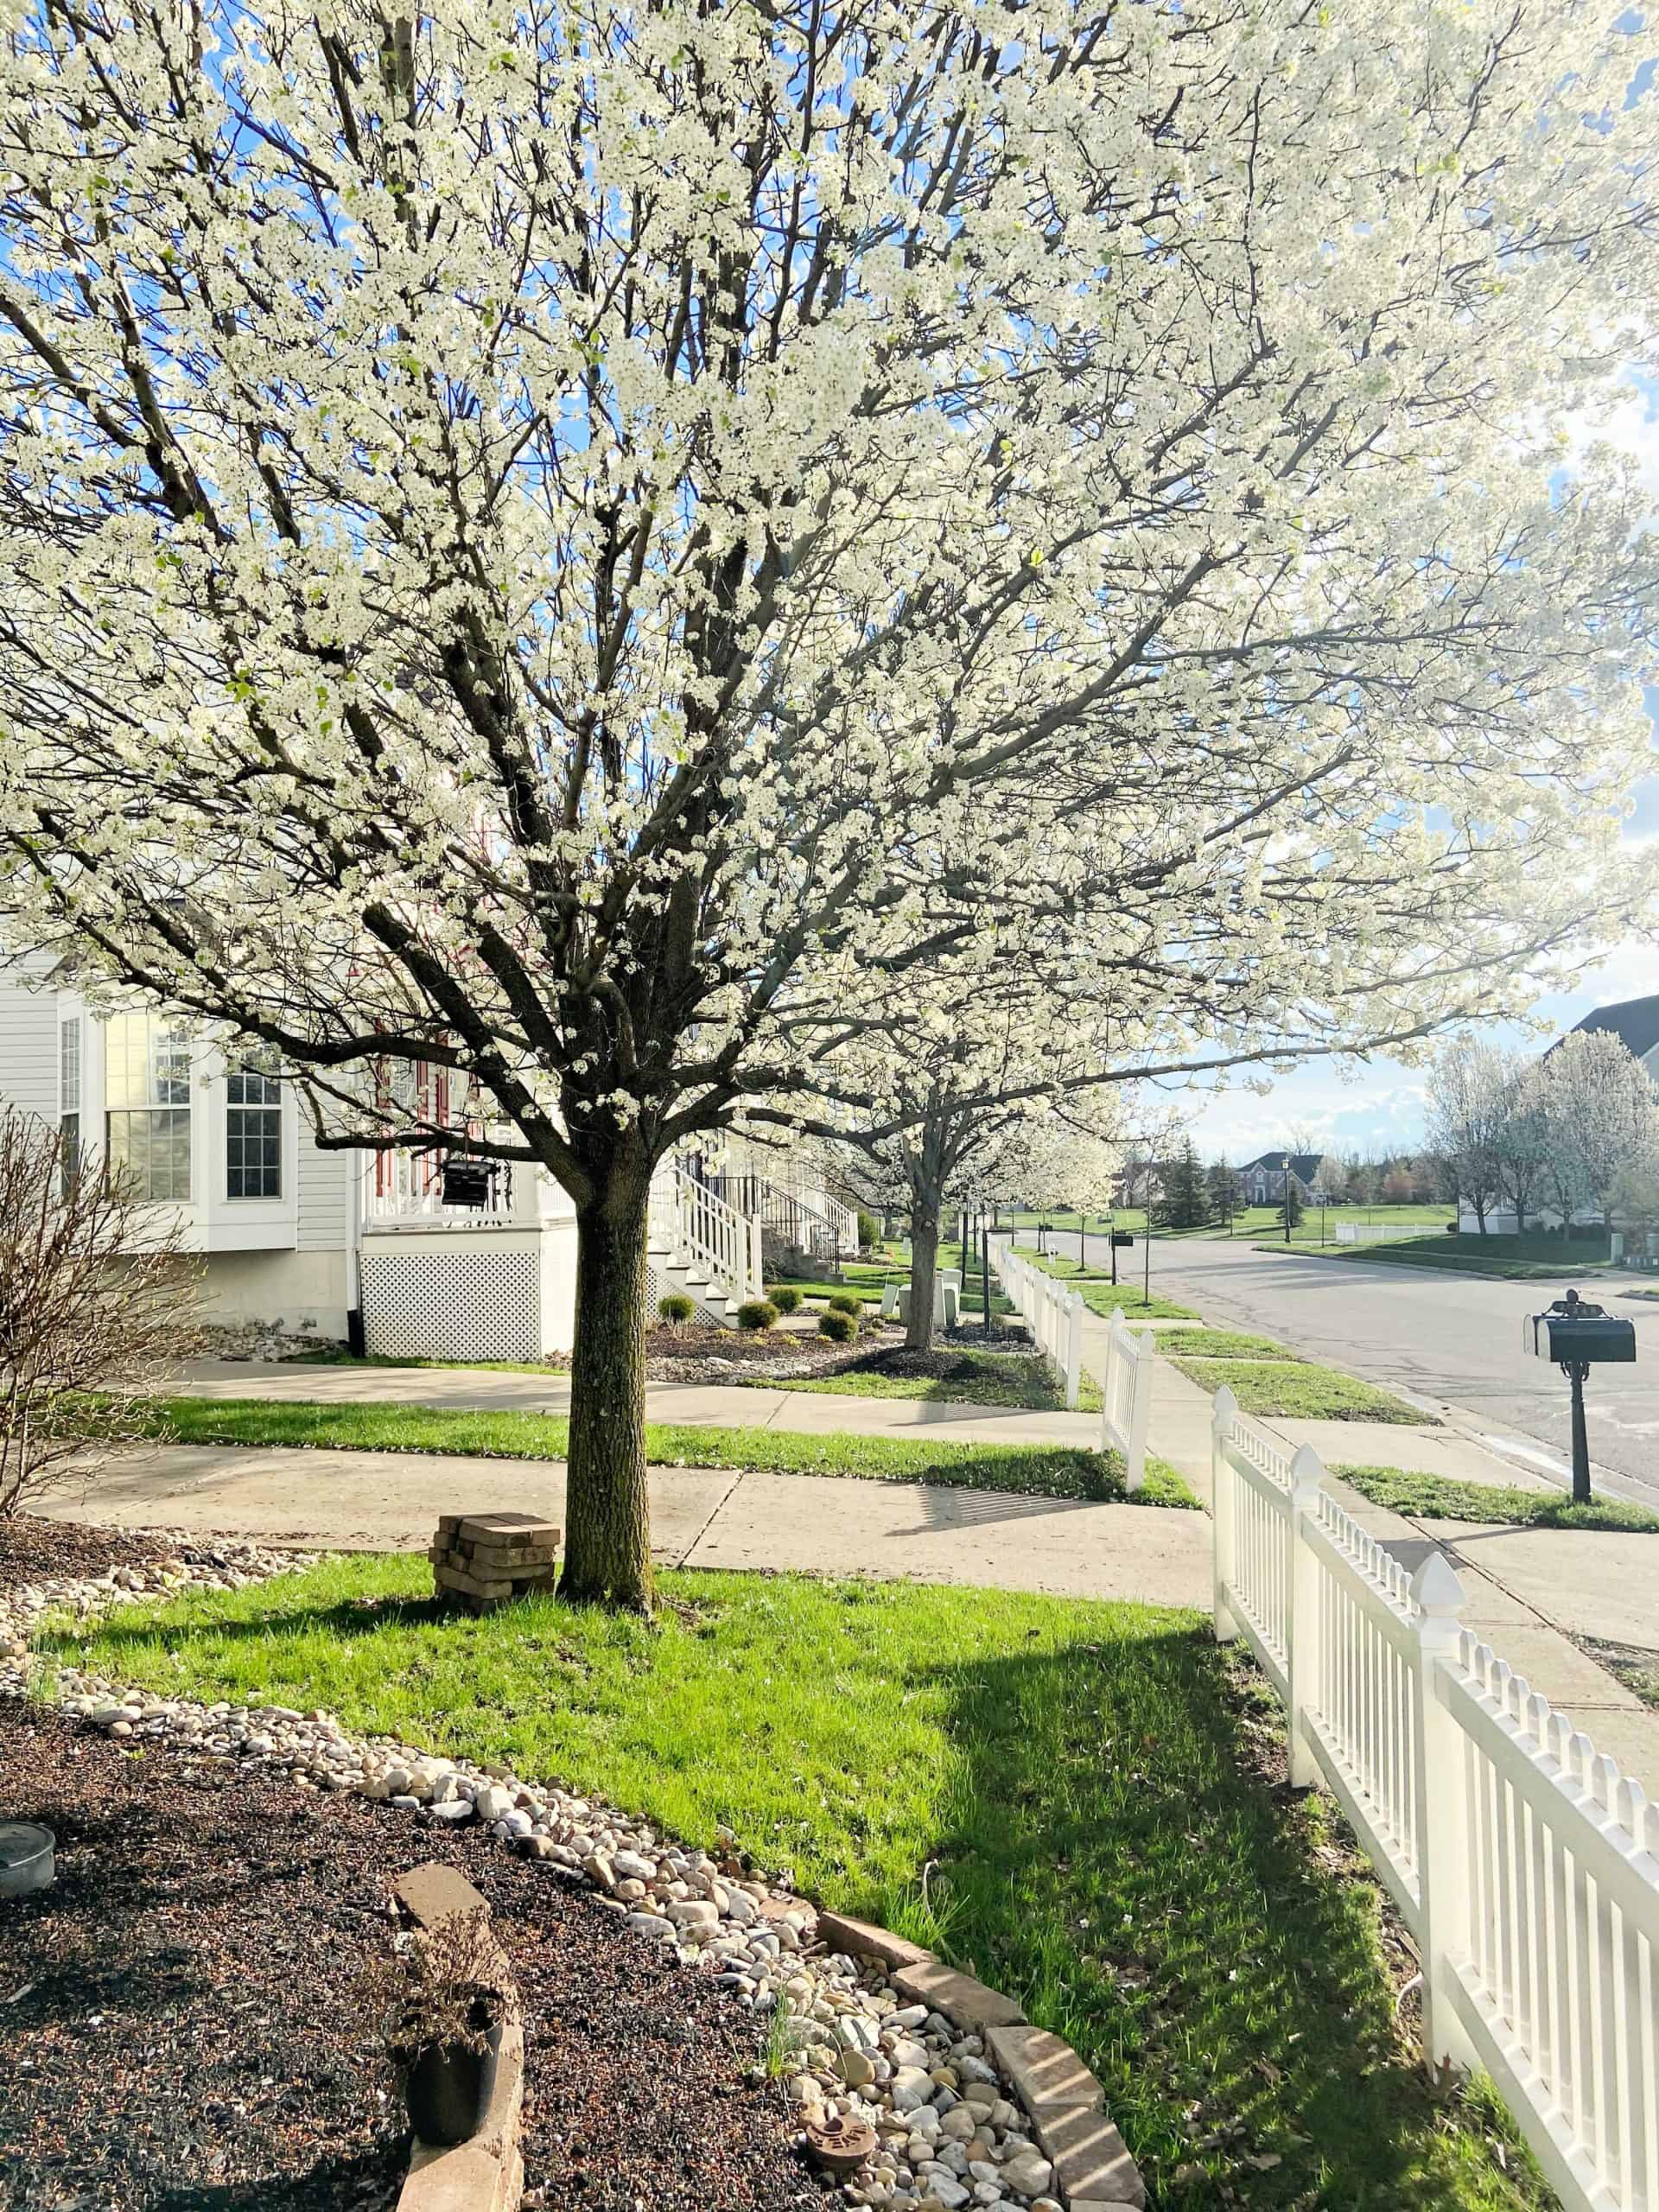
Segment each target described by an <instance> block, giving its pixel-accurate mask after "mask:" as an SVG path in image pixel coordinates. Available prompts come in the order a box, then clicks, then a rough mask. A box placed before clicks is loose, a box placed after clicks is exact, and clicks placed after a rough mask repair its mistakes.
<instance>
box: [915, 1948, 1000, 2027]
mask: <svg viewBox="0 0 1659 2212" xmlns="http://www.w3.org/2000/svg"><path fill="white" fill-rule="evenodd" d="M893 1987H894V1988H895V1989H897V1990H898V1991H899V1993H900V1994H901V1995H903V1996H906V1997H914V1998H917V1999H920V2000H921V2001H922V2002H923V2003H925V2004H926V2005H929V2006H930V2007H931V2008H932V2009H933V2010H935V2011H937V2012H943V2013H944V2016H945V2018H947V2019H950V2020H954V2021H955V2022H956V2024H957V2026H958V2027H962V2028H985V2027H995V2026H998V2025H1004V2024H1010V2023H1013V2022H1014V2021H1020V2020H1023V2019H1024V2018H1025V2017H1026V2016H1025V2012H1024V2011H1023V2010H1022V2009H1021V2007H1020V2005H1016V2004H1015V2003H1014V1999H1013V1998H1012V1997H1004V1996H1003V1995H1002V1994H1001V1992H1000V1991H999V1990H995V1989H988V1988H987V1987H986V1986H985V1984H984V1983H983V1982H982V1981H976V1980H974V1979H973V1977H972V1975H971V1974H957V1972H956V1971H955V1969H954V1968H953V1967H947V1966H942V1965H941V1964H940V1963H939V1961H938V1960H937V1959H924V1960H922V1961H918V1964H916V1965H915V1966H909V1967H899V1970H898V1972H897V1973H896V1974H894V1975H893Z"/></svg>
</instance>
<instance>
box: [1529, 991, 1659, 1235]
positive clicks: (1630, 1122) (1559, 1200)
mask: <svg viewBox="0 0 1659 2212" xmlns="http://www.w3.org/2000/svg"><path fill="white" fill-rule="evenodd" d="M1537 1109H1538V1111H1539V1112H1540V1114H1541V1117H1542V1122H1543V1131H1544V1145H1545V1151H1544V1158H1545V1162H1546V1176H1547V1180H1548V1187H1549V1190H1550V1193H1551V1196H1552V1198H1554V1203H1555V1205H1556V1206H1557V1208H1558V1209H1559V1211H1560V1216H1561V1224H1562V1228H1563V1230H1567V1229H1568V1228H1569V1227H1570V1226H1571V1224H1572V1219H1573V1215H1574V1214H1575V1213H1576V1212H1578V1211H1580V1209H1581V1208H1583V1207H1586V1206H1593V1207H1594V1208H1595V1210H1596V1211H1597V1212H1598V1213H1599V1214H1600V1216H1601V1217H1602V1224H1603V1226H1604V1227H1605V1228H1606V1229H1608V1230H1611V1227H1612V1225H1613V1219H1612V1202H1613V1193H1614V1192H1615V1191H1616V1190H1617V1189H1618V1186H1619V1183H1620V1181H1621V1179H1634V1178H1637V1177H1640V1176H1642V1175H1643V1174H1648V1173H1652V1171H1653V1168H1654V1166H1655V1164H1656V1162H1659V1084H1655V1082H1654V1080H1653V1077H1651V1076H1650V1075H1649V1073H1648V1071H1647V1070H1646V1069H1645V1068H1644V1067H1643V1065H1642V1063H1641V1061H1640V1060H1638V1059H1637V1058H1636V1055H1635V1054H1634V1053H1633V1052H1631V1051H1630V1046H1628V1045H1627V1044H1626V1043H1625V1042H1624V1039H1623V1038H1622V1037H1616V1036H1614V1035H1613V1033H1612V1032H1611V1030H1605V1029H1574V1030H1573V1031H1572V1032H1571V1033H1569V1034H1568V1035H1567V1036H1566V1037H1564V1038H1562V1039H1561V1041H1560V1044H1559V1045H1557V1046H1555V1048H1554V1051H1553V1052H1550V1053H1549V1055H1548V1058H1546V1059H1545V1060H1544V1061H1543V1063H1542V1065H1541V1067H1540V1068H1539V1070H1538V1089H1537Z"/></svg>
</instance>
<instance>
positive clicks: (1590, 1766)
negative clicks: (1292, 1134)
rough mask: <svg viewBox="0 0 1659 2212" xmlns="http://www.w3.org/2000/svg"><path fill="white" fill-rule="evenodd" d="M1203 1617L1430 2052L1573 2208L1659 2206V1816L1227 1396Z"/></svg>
mask: <svg viewBox="0 0 1659 2212" xmlns="http://www.w3.org/2000/svg"><path fill="white" fill-rule="evenodd" d="M1213 1456H1214V1469H1215V1621H1216V1633H1217V1637H1221V1638H1223V1639H1227V1638H1230V1637H1235V1636H1242V1637H1243V1638H1244V1640H1245V1641H1246V1643H1249V1646H1250V1648H1251V1649H1252V1650H1253V1651H1254V1652H1255V1656H1256V1657H1257V1658H1258V1659H1259V1660H1260V1661H1261V1662H1262V1666H1263V1668H1264V1669H1266V1671H1267V1672H1268V1675H1270V1676H1271V1678H1272V1679H1273V1681H1274V1683H1275V1684H1276V1685H1277V1687H1278V1688H1279V1689H1280V1690H1281V1693H1282V1694H1283V1696H1284V1699H1285V1703H1286V1710H1287V1718H1288V1721H1289V1727H1290V1746H1291V1776H1292V1779H1293V1781H1296V1782H1300V1783H1312V1782H1314V1781H1316V1780H1319V1781H1322V1782H1323V1783H1325V1785H1326V1786H1327V1787H1328V1788H1329V1789H1331V1790H1332V1793H1333V1794H1334V1795H1335V1796H1336V1797H1337V1798H1338V1801H1339V1802H1340V1803H1341V1804H1342V1806H1343V1808H1344V1811H1345V1812H1346V1814H1347V1815H1348V1817H1349V1820H1350V1821H1351V1823H1352V1825H1353V1827H1354V1830H1355V1832H1356V1834H1357V1835H1358V1836H1359V1838H1360V1840H1361V1842H1362V1843H1363V1846H1364V1847H1365V1849H1366V1852H1367V1853H1368V1854H1369V1855H1370V1859H1371V1860H1372V1862H1373V1864H1374V1865H1375V1866H1376V1870H1377V1872H1378V1873H1379V1874H1380V1875H1381V1877H1382V1878H1383V1881H1384V1882H1385V1883H1386V1884H1387V1885H1388V1887H1389V1891H1391V1892H1392V1894H1393V1896H1394V1897H1395V1902H1396V1903H1397V1904H1398V1905H1399V1908H1400V1911H1401V1915H1402V1918H1403V1920H1404V1922H1405V1923H1406V1926H1407V1927H1408V1929H1409V1930H1410V1932H1411V1934H1412V1936H1413V1937H1414V1940H1415V1942H1416V1943H1417V1947H1418V1951H1419V1955H1420V1956H1421V1961H1422V1969H1423V2035H1424V2048H1425V2054H1426V2056H1427V2057H1428V2059H1429V2060H1430V2062H1431V2063H1436V2064H1438V2063H1440V2062H1441V2061H1442V2060H1446V2059H1450V2060H1452V2061H1454V2062H1455V2063H1458V2064H1459V2065H1462V2066H1475V2065H1478V2066H1481V2067H1484V2069H1485V2070H1486V2071H1487V2072H1488V2073H1489V2074H1490V2075H1491V2076H1492V2078H1493V2080H1494V2081H1495V2082H1497V2085H1498V2088H1500V2089H1501V2090H1502V2092H1503V2095H1504V2097H1505V2098H1506V2100H1507V2101H1508V2103H1509V2105H1510V2109H1511V2111H1512V2112H1513V2113H1514V2114H1515V2117H1516V2121H1517V2122H1518V2124H1519V2125H1520V2126H1521V2129H1522V2133H1524V2134H1525V2136H1526V2138H1527V2139H1528V2141H1529V2144H1530V2145H1531V2146H1532V2149H1533V2151H1534V2152H1535V2155H1536V2157H1537V2158H1538V2161H1539V2164H1541V2166H1542V2167H1543V2169H1544V2171H1545V2172H1546V2173H1547V2174H1548V2177H1549V2179H1550V2182H1551V2183H1552V2184H1553V2186H1554V2189H1555V2190H1556V2191H1557V2193H1558V2194H1559V2195H1560V2198H1561V2200H1562V2202H1563V2203H1564V2204H1566V2205H1567V2206H1568V2207H1569V2208H1571V2212H1659V1807H1655V1806H1653V1805H1649V1802H1648V1801H1647V1799H1646V1797H1645V1796H1643V1791H1642V1789H1641V1788H1640V1786H1639V1785H1638V1784H1637V1783H1636V1782H1635V1781H1633V1780H1632V1779H1630V1777H1628V1776H1624V1775H1621V1774H1620V1772H1619V1770H1618V1767H1617V1766H1616V1765H1615V1764H1614V1763H1613V1761H1612V1760H1611V1758H1604V1757H1600V1756H1599V1755H1598V1754H1597V1752H1596V1750H1595V1747H1594V1745H1592V1743H1591V1741H1590V1739H1589V1738H1588V1737H1586V1736H1584V1735H1580V1734H1579V1733H1577V1732H1575V1731H1574V1730H1573V1726H1572V1725H1571V1723H1570V1722H1569V1721H1568V1720H1567V1719H1565V1718H1564V1717H1563V1715H1561V1714H1560V1713H1556V1712H1554V1711H1553V1710H1552V1708H1551V1707H1550V1706H1549V1704H1548V1700H1545V1699H1544V1698H1542V1697H1540V1696H1538V1695H1536V1694H1535V1693H1534V1692H1533V1691H1532V1690H1531V1689H1530V1688H1529V1686H1528V1684H1527V1683H1526V1681H1524V1680H1523V1679H1522V1677H1521V1676H1519V1675H1516V1674H1514V1673H1512V1672H1511V1670H1510V1668H1509V1667H1508V1666H1507V1665H1506V1664H1505V1663H1504V1662H1503V1660H1501V1659H1500V1658H1498V1657H1497V1656H1496V1654H1495V1653H1493V1652H1492V1651H1491V1650H1490V1649H1488V1647H1487V1646H1486V1645H1485V1644H1484V1643H1479V1642H1478V1641H1477V1640H1476V1638H1475V1637H1473V1636H1471V1634H1470V1633H1469V1632H1468V1631H1467V1630H1465V1629H1464V1628H1462V1627H1461V1626H1460V1625H1459V1619H1458V1616H1459V1612H1460V1611H1461V1610H1462V1606H1463V1602H1464V1597H1463V1588H1462V1585H1461V1584H1460V1583H1459V1580H1458V1578H1457V1576H1456V1574H1455V1573H1453V1572H1452V1568H1451V1567H1450V1566H1448V1564H1447V1563H1446V1560H1445V1558H1444V1557H1443V1556H1442V1555H1441V1554H1440V1553H1438V1552H1434V1553H1431V1554H1430V1555H1429V1557H1428V1558H1427V1560H1425V1561H1424V1563H1423V1565H1422V1566H1421V1567H1420V1568H1419V1569H1418V1571H1417V1573H1416V1574H1415V1575H1414V1576H1412V1577H1411V1578H1410V1579H1409V1580H1408V1578H1407V1575H1406V1573H1405V1571H1404V1569H1403V1568H1402V1567H1401V1566H1400V1565H1399V1564H1398V1562H1397V1561H1395V1560H1392V1559H1390V1558H1389V1555H1388V1554H1387V1553H1386V1552H1384V1551H1383V1548H1381V1546H1380V1545H1378V1544H1377V1543H1376V1541H1375V1539H1374V1538H1372V1537H1371V1536H1370V1535H1367V1534H1366V1532H1365V1531H1364V1529H1362V1528H1360V1527H1359V1525H1358V1523H1357V1522H1355V1521H1353V1520H1352V1519H1351V1518H1350V1516H1348V1515H1347V1514H1346V1513H1344V1511H1343V1510H1342V1509H1341V1507H1340V1506H1339V1505H1338V1503H1336V1501H1335V1500H1334V1499H1333V1498H1332V1497H1330V1496H1329V1494H1328V1493H1327V1492H1326V1491H1325V1490H1324V1488H1323V1482H1324V1475H1325V1470H1324V1468H1323V1467H1322V1466H1321V1465H1320V1464H1319V1459H1318V1458H1317V1457H1316V1455H1315V1454H1314V1453H1313V1452H1310V1451H1307V1450H1306V1449H1303V1450H1302V1451H1300V1452H1297V1453H1296V1454H1295V1456H1294V1459H1287V1457H1286V1455H1285V1453H1284V1452H1282V1451H1281V1450H1280V1449H1279V1447H1278V1446H1276V1445H1274V1443H1273V1442H1272V1441H1271V1440H1270V1439H1268V1437H1266V1436H1264V1435H1263V1434H1262V1433H1261V1431H1260V1430H1258V1429H1255V1428H1253V1427H1251V1426H1250V1425H1249V1423H1248V1422H1247V1421H1243V1420H1242V1419H1241V1418H1240V1416H1239V1414H1238V1410H1237V1407H1236V1403H1235V1402H1234V1399H1233V1397H1232V1394H1231V1393H1230V1391H1228V1390H1221V1391H1218V1392H1217V1396H1216V1401H1215V1422H1214V1455H1213Z"/></svg>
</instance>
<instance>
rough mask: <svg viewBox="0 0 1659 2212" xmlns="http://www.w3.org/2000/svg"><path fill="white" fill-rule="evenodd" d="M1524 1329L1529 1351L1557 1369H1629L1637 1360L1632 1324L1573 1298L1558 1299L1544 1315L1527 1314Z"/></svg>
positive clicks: (1585, 1301) (1634, 1332)
mask: <svg viewBox="0 0 1659 2212" xmlns="http://www.w3.org/2000/svg"><path fill="white" fill-rule="evenodd" d="M1526 1328H1527V1329H1528V1331H1529V1332H1530V1340H1529V1350H1530V1351H1533V1352H1535V1354H1536V1355H1537V1357H1539V1358H1540V1359H1548V1360H1553V1361H1554V1363H1556V1365H1557V1366H1565V1365H1567V1364H1568V1363H1581V1364H1586V1365H1588V1364H1589V1363H1592V1362H1596V1361H1609V1360H1615V1361H1618V1360H1622V1361H1623V1362H1624V1363H1625V1364H1626V1365H1629V1364H1630V1363H1631V1362H1633V1361H1634V1360H1635V1358H1636V1327H1635V1324H1634V1323H1633V1322H1630V1321H1623V1320H1621V1319H1619V1318H1618V1315H1617V1314H1616V1313H1604V1312H1603V1310H1602V1308H1601V1307H1600V1306H1592V1305H1591V1304H1590V1303H1589V1302H1588V1300H1585V1299H1582V1298H1580V1297H1577V1296H1576V1295H1574V1296H1573V1297H1571V1298H1558V1299H1557V1300H1556V1301H1555V1303H1554V1305H1553V1306H1551V1307H1550V1308H1549V1310H1548V1313H1530V1314H1529V1315H1528V1317H1527V1320H1526Z"/></svg>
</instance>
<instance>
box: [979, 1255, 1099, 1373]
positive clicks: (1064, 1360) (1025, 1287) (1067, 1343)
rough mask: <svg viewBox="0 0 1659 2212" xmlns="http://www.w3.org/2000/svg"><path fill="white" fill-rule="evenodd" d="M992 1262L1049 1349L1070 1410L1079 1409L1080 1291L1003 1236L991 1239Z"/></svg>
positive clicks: (1039, 1344)
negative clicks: (1033, 1261) (1057, 1278)
mask: <svg viewBox="0 0 1659 2212" xmlns="http://www.w3.org/2000/svg"><path fill="white" fill-rule="evenodd" d="M990 1250H991V1264H992V1266H993V1267H994V1268H995V1269H996V1272H997V1274H998V1277H999V1278H1000V1280H1001V1284H1002V1287H1003V1288H1004V1290H1006V1291H1007V1294H1008V1296H1009V1297H1010V1298H1011V1299H1012V1300H1014V1309H1015V1311H1016V1312H1017V1313H1018V1314H1019V1316H1020V1319H1021V1320H1022V1321H1023V1322H1024V1323H1025V1325H1026V1326H1027V1328H1028V1329H1029V1330H1030V1332H1031V1340H1032V1342H1033V1344H1035V1345H1036V1346H1037V1347H1038V1349H1039V1351H1044V1352H1046V1353H1047V1355H1048V1357H1050V1359H1052V1361H1053V1363H1054V1364H1055V1366H1056V1367H1057V1368H1058V1370H1059V1376H1060V1381H1061V1383H1063V1384H1064V1386H1065V1403H1066V1409H1067V1411H1068V1412H1071V1413H1075V1412H1076V1411H1077V1395H1078V1391H1079V1389H1080V1387H1081V1385H1082V1382H1083V1316H1084V1303H1083V1298H1082V1295H1081V1294H1080V1293H1079V1292H1077V1291H1075V1290H1067V1289H1065V1287H1063V1285H1061V1284H1060V1283H1058V1282H1057V1281H1055V1279H1054V1277H1053V1276H1052V1275H1051V1274H1046V1273H1045V1272H1044V1270H1043V1269H1042V1268H1033V1266H1032V1264H1031V1262H1030V1261H1029V1260H1027V1259H1024V1258H1022V1257H1021V1255H1020V1254H1019V1253H1018V1252H1016V1251H1015V1250H1014V1247H1013V1245H1012V1244H1011V1243H1008V1242H1007V1239H1006V1238H1004V1237H996V1238H994V1239H993V1240H992V1242H991V1248H990Z"/></svg>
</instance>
